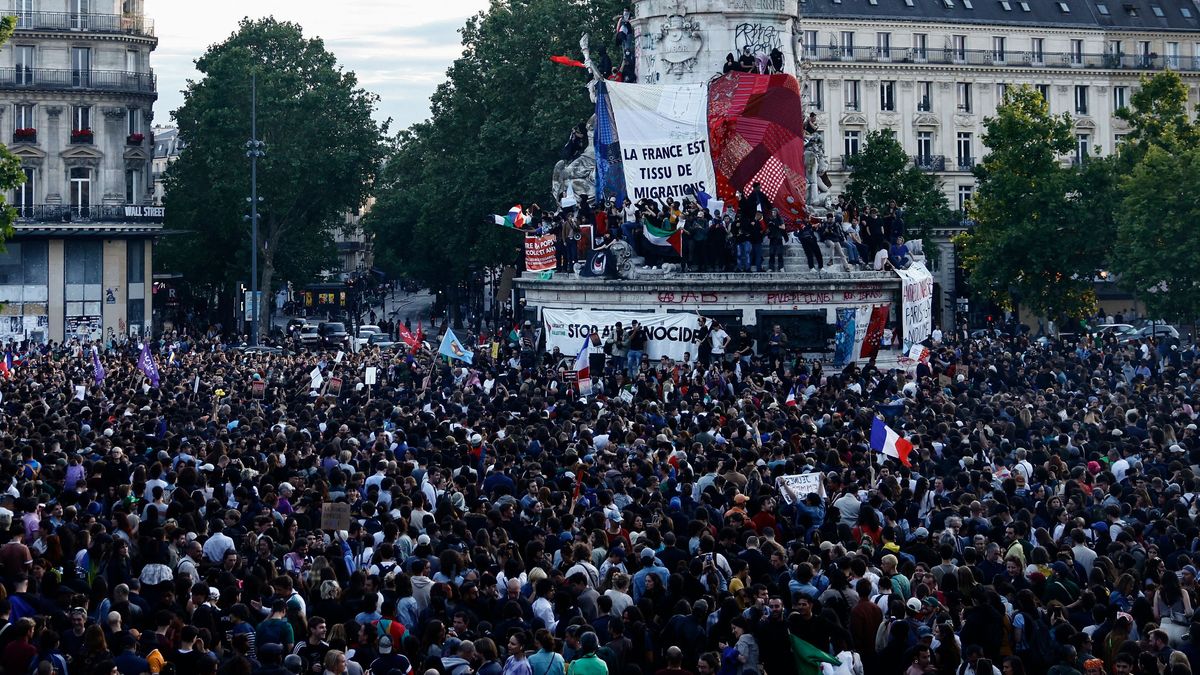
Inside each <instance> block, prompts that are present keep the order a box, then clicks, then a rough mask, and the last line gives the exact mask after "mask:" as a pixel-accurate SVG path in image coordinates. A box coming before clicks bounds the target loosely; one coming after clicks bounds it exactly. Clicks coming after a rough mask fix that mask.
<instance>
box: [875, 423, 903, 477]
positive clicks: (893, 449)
mask: <svg viewBox="0 0 1200 675" xmlns="http://www.w3.org/2000/svg"><path fill="white" fill-rule="evenodd" d="M871 449H872V450H874V451H876V452H882V453H883V454H884V455H885V456H887V457H894V458H895V459H898V460H900V463H901V464H903V465H904V466H912V465H911V464H910V463H909V461H908V455H909V453H911V452H912V449H913V446H912V443H909V442H908V439H906V438H904V437H903V436H901V435H900V434H898V433H896V432H895V431H893V430H892V428H891V427H889V426H888V425H886V424H884V423H883V420H881V419H879V418H878V417H876V418H875V422H874V423H873V424H872V425H871Z"/></svg>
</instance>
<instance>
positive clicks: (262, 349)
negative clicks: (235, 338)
mask: <svg viewBox="0 0 1200 675" xmlns="http://www.w3.org/2000/svg"><path fill="white" fill-rule="evenodd" d="M238 351H240V352H242V353H243V354H269V355H271V356H279V355H281V354H286V353H287V350H285V349H283V348H282V347H273V346H271V345H258V346H256V347H241V348H240V349H239V350H238Z"/></svg>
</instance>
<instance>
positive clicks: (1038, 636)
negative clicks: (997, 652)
mask: <svg viewBox="0 0 1200 675" xmlns="http://www.w3.org/2000/svg"><path fill="white" fill-rule="evenodd" d="M1021 614H1022V615H1024V616H1025V628H1024V637H1025V645H1026V646H1027V651H1026V653H1025V654H1022V655H1021V656H1022V657H1024V658H1025V662H1026V665H1027V666H1029V665H1033V666H1034V668H1033V669H1034V670H1035V671H1037V670H1044V669H1046V668H1049V667H1050V666H1051V665H1053V664H1054V663H1055V661H1057V658H1058V645H1057V644H1055V642H1054V638H1053V637H1051V635H1050V627H1049V626H1047V625H1046V622H1045V621H1043V620H1042V618H1041V617H1040V616H1038V615H1037V614H1032V615H1031V614H1030V613H1029V612H1021ZM1031 662H1032V663H1031Z"/></svg>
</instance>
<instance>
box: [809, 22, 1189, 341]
mask: <svg viewBox="0 0 1200 675" xmlns="http://www.w3.org/2000/svg"><path fill="white" fill-rule="evenodd" d="M797 30H798V38H799V41H800V47H799V49H798V51H799V54H800V58H801V70H802V72H803V73H804V75H805V95H804V102H805V105H806V108H807V110H810V111H813V112H815V113H816V114H817V117H818V120H819V122H818V126H819V127H820V129H821V133H822V134H823V136H824V141H825V148H826V152H827V154H828V156H829V160H830V161H829V167H830V173H829V175H830V178H831V179H832V181H833V188H832V190H833V192H834V193H836V192H839V191H840V190H841V188H842V186H843V185H844V184H845V181H846V180H847V179H848V176H849V171H848V170H847V163H846V159H847V158H848V157H849V156H851V155H854V154H857V153H858V152H860V151H861V150H862V148H863V146H864V144H865V140H866V136H867V132H869V131H873V130H884V131H888V132H891V133H892V134H894V136H895V138H896V139H897V140H899V141H900V143H901V144H902V145H903V147H904V148H905V150H906V151H907V152H908V154H909V155H910V156H911V157H912V161H913V163H914V164H915V166H917V167H919V168H922V169H924V170H926V171H930V172H933V173H935V174H937V175H938V176H939V177H940V178H941V181H942V186H943V189H944V190H945V192H946V195H947V198H948V199H949V201H950V204H951V207H952V208H958V209H959V210H960V211H961V210H962V209H963V207H964V206H965V205H966V204H967V202H968V201H969V200H970V198H971V195H972V194H973V193H974V191H975V177H974V175H973V174H972V171H973V169H974V168H975V166H976V164H978V163H979V162H980V161H981V158H982V157H983V156H984V155H985V154H986V153H987V148H985V147H984V145H983V133H984V120H985V118H987V117H988V116H991V115H994V114H995V111H996V108H997V106H999V105H1000V103H1001V102H1002V101H1003V99H1004V94H1005V92H1006V91H1007V90H1008V89H1009V88H1010V87H1015V86H1020V85H1028V86H1030V87H1033V88H1035V89H1037V90H1038V91H1039V92H1040V93H1041V94H1042V95H1043V96H1044V97H1045V99H1046V101H1047V102H1048V104H1049V108H1050V112H1051V113H1053V114H1061V113H1067V114H1069V115H1070V116H1071V120H1072V123H1073V125H1074V133H1075V141H1076V142H1075V149H1074V151H1073V152H1072V153H1071V154H1070V155H1069V156H1066V157H1064V158H1063V161H1064V162H1073V163H1080V162H1086V161H1087V158H1088V157H1089V156H1093V155H1097V154H1103V155H1107V154H1109V153H1112V152H1114V151H1115V149H1116V147H1117V146H1118V145H1119V144H1120V143H1121V140H1122V138H1123V136H1124V135H1125V134H1126V133H1128V131H1129V129H1128V126H1127V125H1126V124H1125V123H1124V122H1123V121H1122V120H1120V119H1118V118H1117V117H1116V112H1117V110H1119V109H1121V108H1122V107H1125V106H1127V105H1129V103H1130V100H1131V97H1132V95H1133V93H1134V92H1135V91H1136V90H1137V89H1138V87H1139V82H1140V79H1141V78H1142V77H1144V76H1148V75H1153V74H1154V73H1155V72H1158V71H1161V70H1163V69H1171V70H1174V71H1177V72H1179V73H1180V75H1182V77H1183V79H1184V82H1185V83H1186V84H1187V87H1188V92H1189V105H1188V109H1189V110H1191V109H1193V108H1194V106H1195V105H1196V104H1197V102H1200V95H1198V93H1197V87H1198V86H1200V11H1197V6H1196V5H1195V4H1193V2H1192V1H1191V0H802V2H800V21H799V23H798V28H797ZM955 233H956V229H955V228H954V227H953V226H951V227H948V228H942V229H938V230H937V231H936V232H935V236H934V241H931V242H929V244H930V245H931V246H933V247H936V248H937V249H939V252H940V255H936V256H932V258H931V262H932V264H931V271H932V272H933V274H934V278H935V281H936V283H937V287H938V291H939V304H940V313H941V315H942V316H943V317H952V316H954V315H955V313H960V314H961V313H963V311H964V308H965V307H966V303H967V297H966V296H967V293H966V292H965V290H964V289H962V288H959V287H958V284H956V281H960V280H961V278H962V277H961V275H958V274H956V268H957V261H956V259H955V250H954V247H953V246H952V245H951V243H950V238H951V237H952V236H953V235H954V234H955Z"/></svg>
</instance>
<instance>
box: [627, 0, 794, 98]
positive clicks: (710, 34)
mask: <svg viewBox="0 0 1200 675" xmlns="http://www.w3.org/2000/svg"><path fill="white" fill-rule="evenodd" d="M634 13H635V17H634V18H633V20H632V24H633V30H634V54H635V58H636V61H637V74H638V82H641V83H644V84H703V83H705V82H708V81H709V80H710V79H712V77H713V76H714V75H720V74H721V72H722V69H723V67H724V65H725V56H726V55H727V54H730V53H732V54H733V55H734V58H735V59H736V58H737V57H738V55H740V54H741V53H742V50H743V49H744V48H746V47H749V48H750V53H751V54H752V55H757V54H764V55H770V53H771V50H773V49H778V50H779V51H780V52H782V53H783V70H784V72H787V73H790V74H792V75H797V73H796V48H797V47H796V36H795V25H796V19H797V17H798V16H799V5H798V3H797V0H637V1H636V2H634Z"/></svg>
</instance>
